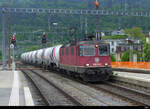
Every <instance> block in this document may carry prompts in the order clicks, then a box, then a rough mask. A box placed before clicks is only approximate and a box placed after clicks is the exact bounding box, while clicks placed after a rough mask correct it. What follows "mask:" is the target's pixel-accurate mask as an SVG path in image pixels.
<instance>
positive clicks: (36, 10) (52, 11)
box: [1, 8, 150, 17]
mask: <svg viewBox="0 0 150 109" xmlns="http://www.w3.org/2000/svg"><path fill="white" fill-rule="evenodd" d="M1 9H2V8H1ZM5 12H10V13H27V14H33V13H47V14H79V15H104V16H136V17H141V16H142V17H150V12H126V11H108V10H86V9H81V10H76V9H44V8H5Z"/></svg>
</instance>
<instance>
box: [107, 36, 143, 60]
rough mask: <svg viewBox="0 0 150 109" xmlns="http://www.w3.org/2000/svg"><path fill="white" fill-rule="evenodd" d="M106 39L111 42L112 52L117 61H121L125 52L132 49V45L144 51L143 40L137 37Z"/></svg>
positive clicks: (134, 48) (137, 49) (139, 50)
mask: <svg viewBox="0 0 150 109" xmlns="http://www.w3.org/2000/svg"><path fill="white" fill-rule="evenodd" d="M105 41H106V42H108V43H109V44H110V53H112V54H113V55H114V56H115V57H116V60H117V61H121V57H122V56H123V54H124V52H125V51H127V50H130V49H131V47H132V48H133V50H136V51H138V52H142V48H143V45H142V44H141V41H140V40H137V39H117V40H113V39H107V40H105Z"/></svg>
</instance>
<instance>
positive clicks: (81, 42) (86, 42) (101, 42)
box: [63, 40, 109, 47]
mask: <svg viewBox="0 0 150 109" xmlns="http://www.w3.org/2000/svg"><path fill="white" fill-rule="evenodd" d="M81 44H109V43H107V42H106V41H103V40H99V41H97V40H95V41H93V40H92V41H78V42H72V43H68V44H64V45H63V47H69V46H74V45H81Z"/></svg>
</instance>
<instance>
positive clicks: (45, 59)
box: [43, 47, 54, 66]
mask: <svg viewBox="0 0 150 109" xmlns="http://www.w3.org/2000/svg"><path fill="white" fill-rule="evenodd" d="M53 48H54V47H49V48H46V49H45V52H44V55H43V64H44V65H47V66H49V65H50V63H51V62H52V60H51V57H50V54H51V53H52V50H53Z"/></svg>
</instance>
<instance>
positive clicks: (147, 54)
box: [144, 43, 150, 61]
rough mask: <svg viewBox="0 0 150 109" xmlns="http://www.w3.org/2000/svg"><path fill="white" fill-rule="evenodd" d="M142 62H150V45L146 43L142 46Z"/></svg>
mask: <svg viewBox="0 0 150 109" xmlns="http://www.w3.org/2000/svg"><path fill="white" fill-rule="evenodd" d="M144 60H145V61H150V44H148V43H146V44H145V45H144Z"/></svg>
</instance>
